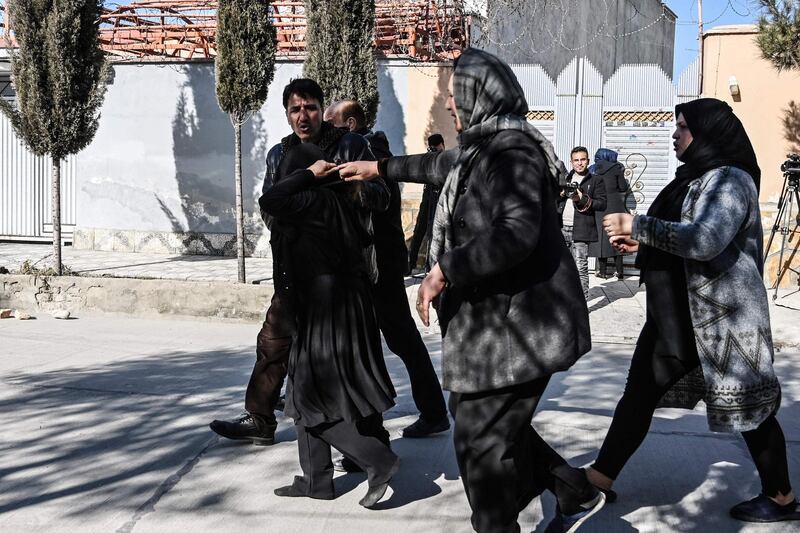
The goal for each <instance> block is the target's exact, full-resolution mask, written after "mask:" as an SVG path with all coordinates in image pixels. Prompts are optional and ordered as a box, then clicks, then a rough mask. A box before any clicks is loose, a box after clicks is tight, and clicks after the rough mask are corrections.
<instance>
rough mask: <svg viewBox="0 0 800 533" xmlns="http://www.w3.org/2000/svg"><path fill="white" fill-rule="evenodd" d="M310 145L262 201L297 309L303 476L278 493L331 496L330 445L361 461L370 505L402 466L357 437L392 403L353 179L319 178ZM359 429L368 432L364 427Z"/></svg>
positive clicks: (293, 386) (296, 415) (293, 155)
mask: <svg viewBox="0 0 800 533" xmlns="http://www.w3.org/2000/svg"><path fill="white" fill-rule="evenodd" d="M323 159H324V154H323V153H322V151H321V150H320V149H319V148H318V147H316V146H314V145H312V144H308V143H306V144H300V145H298V146H295V147H293V148H292V149H291V150H290V151H289V152H288V153H287V154H286V156H285V158H284V162H283V163H282V172H281V175H282V176H284V177H282V178H281V180H279V181H278V182H277V183H276V184H275V185H274V186H273V187H272V188H270V189H269V190H268V191H267V192H266V193H265V194H264V195H263V196H262V197H261V199H260V200H259V204H260V206H261V208H262V209H263V210H264V212H265V213H267V214H269V215H271V216H272V217H274V220H275V223H276V224H280V225H281V231H280V232H276V234H277V235H280V237H279V239H280V242H273V243H272V244H273V250H274V254H275V255H276V257H275V258H274V259H275V263H276V265H281V268H282V273H284V274H285V278H286V279H287V280H288V281H287V282H286V283H285V284H283V286H281V287H276V290H280V291H285V292H286V293H287V295H288V297H290V298H291V300H292V302H293V307H294V309H295V313H296V317H297V337H296V339H295V340H294V341H293V343H292V351H291V354H290V356H289V372H288V381H287V389H286V408H285V411H284V412H285V413H286V414H287V415H289V416H291V417H292V418H293V419H294V420H295V425H296V429H297V444H298V451H299V454H300V466H301V468H302V470H303V475H302V476H296V477H295V480H294V483H292V484H291V485H289V486H286V487H281V488H278V489H276V490H275V494H277V495H278V496H307V497H311V498H318V499H332V498H333V497H334V496H335V494H334V489H333V464H332V462H331V446H333V447H335V448H336V449H337V450H339V451H340V452H342V454H344V455H345V456H346V457H348V458H350V459H351V460H352V461H354V462H355V463H356V464H357V465H359V466H360V467H361V468H362V469H363V470H364V471H365V472H366V473H367V476H368V482H369V490H368V492H367V495H366V496H365V497H364V498H363V499H362V500H361V501H360V502H359V503H361V505H363V506H365V507H372V506H373V505H375V504H376V503H377V502H378V501H379V500H380V498H381V497H382V496H383V494H384V493H385V491H386V488H387V486H388V483H389V480H390V479H391V477H392V476H393V475H394V473H395V472H396V471H397V468H398V466H399V462H400V461H399V459H398V457H397V456H396V455H395V454H394V453H392V451H391V449H390V448H389V446H387V445H386V444H385V443H383V442H381V441H380V440H379V439H378V438H376V437H374V436H368V435H362V434H361V433H360V432H359V430H358V427H357V424H358V423H359V422H363V421H365V420H368V419H370V418H374V417H379V416H380V414H381V413H382V412H383V411H385V410H387V409H389V408H390V407H391V406H392V405H394V401H393V399H394V397H395V391H394V388H393V387H392V383H391V380H390V378H389V374H388V372H387V371H386V365H385V363H384V360H383V352H382V348H381V341H380V333H379V330H378V325H377V322H376V319H375V315H374V312H373V307H372V301H371V300H370V292H369V286H368V279H367V267H366V263H365V261H364V256H363V254H362V251H363V248H364V247H365V246H366V245H367V244H368V241H369V239H368V235H367V234H366V232H365V230H364V229H363V226H362V225H361V224H360V223H359V221H358V217H357V214H356V211H355V209H356V208H355V206H354V194H353V193H354V190H353V187H352V184H345V183H343V182H340V181H339V180H338V178H335V179H330V178H325V177H324V175H325V173H326V171H328V170H329V169H330V168H331V167H332V166H333V165H332V164H330V163H326V162H325V161H324V160H323ZM365 433H366V432H365Z"/></svg>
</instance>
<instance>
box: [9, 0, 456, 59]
mask: <svg viewBox="0 0 800 533" xmlns="http://www.w3.org/2000/svg"><path fill="white" fill-rule="evenodd" d="M4 4H5V0H0V10H2V11H0V15H2V17H1V20H2V26H0V39H1V38H2V37H3V36H5V35H8V36H9V37H10V38H12V39H13V32H11V33H10V35H9V32H8V17H7V11H6V10H5V6H4ZM375 4H376V6H375V43H376V47H377V49H378V52H379V53H380V54H382V55H384V56H387V57H407V58H410V59H415V60H421V61H437V60H447V59H453V57H454V56H455V55H457V54H458V52H459V50H461V49H462V48H463V47H464V46H466V45H467V42H468V39H469V37H468V31H469V19H468V17H467V16H465V15H464V12H463V1H461V0H376V2H375ZM217 5H218V3H217V1H216V0H142V1H139V2H133V3H131V4H128V5H119V6H116V7H114V8H109V9H106V10H104V13H103V15H102V20H101V25H100V44H101V46H102V47H103V49H104V50H106V51H107V52H108V53H109V54H112V55H114V56H117V57H118V58H120V59H125V58H128V59H155V60H164V59H170V58H173V59H209V58H213V57H214V56H215V55H216V49H215V38H216V31H217ZM271 5H272V10H273V24H274V25H275V27H276V30H277V39H278V55H279V56H282V57H290V58H291V57H296V58H302V57H303V56H304V54H305V47H306V40H305V35H306V15H305V4H304V2H302V1H298V0H274V1H273V2H272V3H271Z"/></svg>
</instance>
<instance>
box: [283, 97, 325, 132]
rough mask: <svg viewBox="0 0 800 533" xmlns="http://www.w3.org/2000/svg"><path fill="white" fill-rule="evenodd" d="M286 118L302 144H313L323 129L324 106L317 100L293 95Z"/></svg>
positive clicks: (287, 106)
mask: <svg viewBox="0 0 800 533" xmlns="http://www.w3.org/2000/svg"><path fill="white" fill-rule="evenodd" d="M286 118H287V119H289V125H290V126H291V127H292V131H294V133H295V134H296V135H297V136H298V137H299V138H300V142H311V141H314V140H316V138H317V136H318V135H319V132H320V130H321V129H322V106H321V105H320V103H319V101H317V99H316V98H304V97H302V96H300V95H298V94H293V95H291V96H290V97H289V101H288V102H287V105H286Z"/></svg>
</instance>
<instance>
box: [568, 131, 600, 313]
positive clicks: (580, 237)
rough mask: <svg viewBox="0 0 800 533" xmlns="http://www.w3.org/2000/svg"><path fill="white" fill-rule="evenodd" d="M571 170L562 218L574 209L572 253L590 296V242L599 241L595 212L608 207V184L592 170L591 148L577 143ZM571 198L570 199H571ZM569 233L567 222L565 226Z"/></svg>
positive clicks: (573, 151) (584, 293) (571, 156)
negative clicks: (590, 169) (590, 168)
mask: <svg viewBox="0 0 800 533" xmlns="http://www.w3.org/2000/svg"><path fill="white" fill-rule="evenodd" d="M569 159H570V163H571V164H572V170H571V171H570V173H569V174H567V180H566V185H562V187H561V197H562V200H561V204H562V205H563V206H564V207H563V209H560V210H562V215H561V217H562V221H567V220H569V216H570V212H571V213H572V217H573V218H572V235H571V239H569V240H568V242H567V244H568V245H569V244H570V242H569V241H570V240H571V246H570V248H571V249H572V256H573V257H574V258H575V264H576V266H577V267H578V275H579V276H580V278H581V286H582V287H583V297H584V298H586V299H587V300H588V299H589V243H591V242H597V240H598V232H597V225H596V224H595V220H594V216H595V212H597V211H605V209H606V186H605V184H604V182H603V179H602V177H598V176H593V175H592V173H591V172H589V150H587V149H586V148H584V147H583V146H576V147H575V148H573V149H572V150H571V151H570V154H569ZM568 200H571V201H568ZM564 229H565V233H566V234H567V235H569V230H568V226H564ZM565 238H566V236H565Z"/></svg>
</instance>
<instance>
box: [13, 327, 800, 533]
mask: <svg viewBox="0 0 800 533" xmlns="http://www.w3.org/2000/svg"><path fill="white" fill-rule="evenodd" d="M256 330H257V326H255V325H252V324H221V323H215V322H202V321H194V322H179V321H168V320H161V321H147V320H133V319H120V318H104V317H78V319H76V320H69V321H57V320H54V319H51V318H49V317H47V316H40V317H39V319H38V320H33V321H30V322H21V321H16V320H2V321H0V427H2V428H3V436H2V438H1V439H0V487H2V490H0V531H8V532H53V531H59V532H60V531H70V532H72V531H80V532H103V533H106V532H137V533H139V532H159V533H161V532H171V531H176V532H177V531H181V532H184V531H192V532H193V533H201V532H206V531H209V532H210V531H258V532H264V531H267V532H287V533H291V532H298V533H300V532H302V533H308V532H325V533H338V532H342V533H353V532H374V531H381V533H393V532H398V533H399V532H403V533H405V532H420V533H423V532H425V533H428V532H439V531H443V532H454V533H462V532H463V533H467V532H469V531H470V527H469V522H468V516H469V513H468V507H467V504H466V501H465V498H464V495H463V492H462V488H461V484H460V481H459V479H458V472H457V467H456V463H455V460H454V458H453V450H452V443H451V440H450V435H449V434H448V435H447V436H444V437H439V438H432V439H427V440H422V441H413V440H406V439H401V438H399V436H398V432H399V430H400V429H401V428H402V427H403V426H405V425H406V424H408V423H410V422H411V421H413V419H414V416H413V414H412V413H413V404H412V403H411V400H410V397H409V387H408V382H407V377H406V375H405V372H404V370H403V368H402V364H401V363H400V361H399V360H398V359H397V358H396V357H394V356H389V358H388V362H389V367H390V372H391V374H392V377H393V379H394V380H395V383H396V384H397V389H398V393H399V401H398V405H397V407H395V408H394V409H392V411H390V412H389V413H388V416H387V418H388V421H387V426H388V428H389V429H390V431H392V432H393V435H394V437H393V438H394V441H393V447H394V449H395V450H396V451H397V452H398V453H399V454H400V456H401V458H402V461H403V467H402V469H401V471H400V473H399V474H398V475H397V477H396V479H395V482H394V483H393V487H392V490H393V494H392V496H391V497H390V498H389V499H388V500H387V501H385V502H384V503H383V504H382V505H381V509H380V510H375V511H368V510H365V509H362V508H361V507H359V506H358V503H357V502H358V499H359V498H360V497H361V496H362V493H363V492H364V491H365V490H366V481H365V479H364V477H363V476H360V475H339V476H338V477H337V478H336V486H337V490H338V491H339V492H340V493H341V494H342V495H341V496H340V497H339V498H337V499H336V500H335V501H316V500H306V499H279V498H277V497H275V496H274V495H273V494H272V490H273V489H274V488H275V487H278V486H281V485H283V484H286V483H287V482H289V481H290V480H291V478H292V476H293V475H295V474H297V473H299V467H298V463H297V458H296V453H297V452H296V445H295V442H294V431H293V429H292V427H291V424H290V423H289V421H287V420H285V419H282V420H281V421H280V426H279V431H278V437H279V441H280V442H279V443H278V444H276V445H275V446H272V447H269V448H259V447H255V446H251V445H248V444H245V445H242V444H237V443H232V442H227V441H224V440H220V439H218V438H217V437H216V436H214V435H213V434H212V433H211V432H210V430H208V428H207V424H208V422H209V421H210V420H211V419H213V418H214V417H229V416H233V415H236V414H238V412H239V411H240V409H241V405H242V393H243V389H244V385H245V383H246V382H247V378H248V375H249V371H250V368H251V365H252V359H253V355H252V343H253V341H254V337H255V333H256ZM426 341H427V342H428V345H429V347H430V349H431V353H432V354H433V357H434V360H435V362H436V364H437V366H438V364H439V342H438V339H437V337H436V336H435V335H428V336H426ZM631 350H632V346H630V345H626V344H598V345H597V346H596V347H595V349H594V350H593V351H592V352H591V353H590V354H589V355H588V356H586V357H585V358H583V359H582V360H581V361H580V362H579V363H578V364H577V365H576V366H575V367H574V368H573V369H572V370H571V371H570V372H568V373H563V374H559V375H557V376H556V377H555V379H554V380H553V382H552V383H551V386H550V387H549V389H548V393H547V396H546V397H545V399H544V400H543V402H542V404H541V406H540V409H539V412H538V413H537V415H536V417H535V420H534V423H535V425H536V426H537V428H539V429H540V430H542V432H543V433H544V434H545V436H546V438H547V439H548V440H549V441H550V442H551V443H553V444H554V445H555V446H556V447H557V448H558V449H559V450H560V451H561V452H562V453H563V454H564V455H565V456H566V457H567V458H568V459H569V460H570V461H572V462H573V463H574V464H585V463H588V462H590V461H591V460H592V458H593V457H594V454H595V453H596V450H597V448H598V446H599V445H600V442H601V440H602V438H603V436H604V435H605V431H606V429H607V426H608V424H609V422H610V416H611V414H612V412H613V408H614V405H615V402H616V400H617V399H618V397H619V396H620V394H621V390H622V387H623V385H624V381H625V374H626V370H627V363H628V359H629V357H630V353H631ZM777 368H778V371H779V374H780V377H781V379H782V382H783V387H784V400H783V408H782V410H781V412H780V414H779V419H780V420H781V422H782V423H783V425H784V429H785V431H786V435H787V439H788V441H789V453H790V467H791V472H792V481H793V483H794V485H795V486H796V487H800V423H799V422H800V403H798V400H800V352H798V351H797V349H796V348H789V349H786V350H785V351H782V352H780V353H779V354H778V358H777ZM651 429H652V431H651V433H650V435H649V437H648V438H647V440H646V441H645V443H644V445H643V447H642V449H641V450H640V451H639V452H638V453H637V454H636V455H635V456H634V458H633V459H632V461H631V462H630V463H629V465H628V468H627V469H626V470H625V471H624V472H623V475H622V476H621V478H620V480H619V482H618V484H617V487H616V488H617V490H618V492H619V495H620V501H619V502H618V503H616V504H614V505H609V506H608V507H607V508H606V509H605V510H604V511H603V512H602V513H601V514H600V515H599V516H598V518H597V519H596V520H593V521H592V522H590V523H589V524H587V526H586V527H585V529H582V531H594V532H631V531H642V532H668V531H669V532H672V531H679V532H683V531H687V532H688V531H701V532H707V531H713V532H715V533H722V532H728V531H745V532H760V531H765V532H779V531H780V532H789V531H795V532H796V531H798V530H799V529H800V528H798V527H797V526H796V525H795V526H790V525H788V524H784V525H773V526H753V525H742V524H739V523H737V522H735V521H733V520H731V519H729V518H728V517H727V509H728V508H729V507H730V506H731V505H733V504H735V503H737V502H738V501H740V500H742V499H744V498H747V497H751V496H752V495H755V494H756V493H757V492H758V491H759V483H758V480H757V477H756V475H755V471H754V468H753V466H752V464H751V463H750V461H749V459H748V456H747V451H746V448H745V446H744V443H743V441H742V440H741V438H739V437H735V436H728V435H720V434H712V433H709V432H708V431H707V429H706V426H705V418H704V415H703V413H702V412H701V411H692V412H688V411H680V410H661V411H659V412H658V413H657V416H656V418H655V420H654V422H653V425H652V428H651ZM553 506H554V500H553V498H552V497H550V496H547V495H545V496H544V497H543V498H542V500H541V501H540V500H535V501H534V502H533V503H532V504H531V505H530V506H529V508H528V509H526V510H525V511H524V513H523V514H522V516H521V524H522V526H523V531H527V532H531V531H533V532H536V533H539V532H541V531H543V529H544V527H545V525H546V523H547V521H549V519H550V517H552V513H553Z"/></svg>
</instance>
